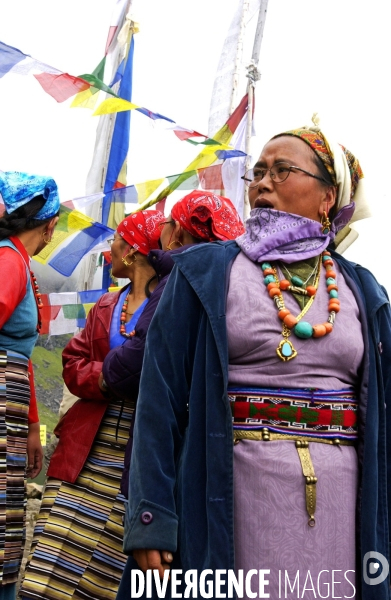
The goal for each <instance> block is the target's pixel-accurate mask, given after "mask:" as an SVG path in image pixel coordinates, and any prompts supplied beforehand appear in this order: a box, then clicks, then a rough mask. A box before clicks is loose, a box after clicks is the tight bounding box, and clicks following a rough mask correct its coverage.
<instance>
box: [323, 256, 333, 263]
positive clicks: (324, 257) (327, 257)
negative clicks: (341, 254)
mask: <svg viewBox="0 0 391 600" xmlns="http://www.w3.org/2000/svg"><path fill="white" fill-rule="evenodd" d="M330 258H331V256H322V262H325V261H326V260H329V259H330Z"/></svg>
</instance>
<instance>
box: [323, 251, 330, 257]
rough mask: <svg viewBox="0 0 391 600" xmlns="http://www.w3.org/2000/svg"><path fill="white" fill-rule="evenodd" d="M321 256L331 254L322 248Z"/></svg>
mask: <svg viewBox="0 0 391 600" xmlns="http://www.w3.org/2000/svg"><path fill="white" fill-rule="evenodd" d="M322 256H331V254H330V252H329V251H328V250H324V251H323V252H322Z"/></svg>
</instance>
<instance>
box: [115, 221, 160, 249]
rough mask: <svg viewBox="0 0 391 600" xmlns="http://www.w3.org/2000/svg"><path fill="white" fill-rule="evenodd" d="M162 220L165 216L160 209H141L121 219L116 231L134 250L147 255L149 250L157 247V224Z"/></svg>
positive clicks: (158, 229)
mask: <svg viewBox="0 0 391 600" xmlns="http://www.w3.org/2000/svg"><path fill="white" fill-rule="evenodd" d="M164 220H165V216H164V214H163V213H162V212H160V210H141V211H140V212H136V213H133V214H131V215H128V216H127V217H126V218H125V219H124V220H123V221H121V223H120V224H119V225H118V227H117V233H119V235H120V236H121V237H122V238H123V239H124V240H125V242H127V243H128V244H129V245H130V246H132V247H133V248H135V250H138V252H141V254H145V255H147V254H148V252H149V251H150V250H156V249H157V248H159V245H158V241H159V238H160V232H161V229H160V227H159V224H160V223H162V222H163V221H164Z"/></svg>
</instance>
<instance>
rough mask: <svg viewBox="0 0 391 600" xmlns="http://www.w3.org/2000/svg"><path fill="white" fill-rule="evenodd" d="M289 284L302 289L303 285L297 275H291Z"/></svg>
mask: <svg viewBox="0 0 391 600" xmlns="http://www.w3.org/2000/svg"><path fill="white" fill-rule="evenodd" d="M291 283H292V284H293V285H296V286H297V287H303V285H304V283H303V280H302V279H300V277H297V275H293V277H292V279H291Z"/></svg>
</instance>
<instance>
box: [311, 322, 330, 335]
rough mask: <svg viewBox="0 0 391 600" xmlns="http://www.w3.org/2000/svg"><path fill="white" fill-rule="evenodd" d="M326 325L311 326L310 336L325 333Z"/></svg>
mask: <svg viewBox="0 0 391 600" xmlns="http://www.w3.org/2000/svg"><path fill="white" fill-rule="evenodd" d="M326 333H327V331H326V327H325V326H324V325H314V326H313V328H312V337H314V338H319V337H323V336H324V335H326Z"/></svg>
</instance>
